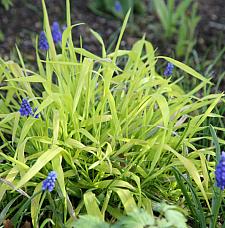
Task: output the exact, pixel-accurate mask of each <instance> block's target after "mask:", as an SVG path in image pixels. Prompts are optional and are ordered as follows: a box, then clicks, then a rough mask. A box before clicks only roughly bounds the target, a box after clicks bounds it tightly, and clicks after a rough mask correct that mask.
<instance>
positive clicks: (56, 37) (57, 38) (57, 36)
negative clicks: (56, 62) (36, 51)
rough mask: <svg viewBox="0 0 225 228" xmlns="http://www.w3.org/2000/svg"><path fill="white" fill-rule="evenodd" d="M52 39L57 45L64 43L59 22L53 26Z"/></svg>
mask: <svg viewBox="0 0 225 228" xmlns="http://www.w3.org/2000/svg"><path fill="white" fill-rule="evenodd" d="M52 38H53V41H54V43H55V44H58V43H60V42H61V41H62V32H61V29H60V26H59V23H58V22H56V21H55V22H53V24H52Z"/></svg>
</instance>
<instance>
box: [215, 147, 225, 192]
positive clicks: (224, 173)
mask: <svg viewBox="0 0 225 228" xmlns="http://www.w3.org/2000/svg"><path fill="white" fill-rule="evenodd" d="M215 175H216V184H217V187H218V188H220V189H221V190H224V188H225V152H224V151H223V152H222V155H221V158H220V161H219V163H218V165H217V166H216V171H215Z"/></svg>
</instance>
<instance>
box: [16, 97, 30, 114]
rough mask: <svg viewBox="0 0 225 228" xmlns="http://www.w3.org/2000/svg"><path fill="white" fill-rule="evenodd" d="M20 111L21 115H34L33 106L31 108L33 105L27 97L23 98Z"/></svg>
mask: <svg viewBox="0 0 225 228" xmlns="http://www.w3.org/2000/svg"><path fill="white" fill-rule="evenodd" d="M19 112H20V115H21V116H27V117H28V116H29V115H32V114H33V112H32V108H31V106H30V104H29V102H28V100H27V99H23V100H22V104H21V106H20V110H19Z"/></svg>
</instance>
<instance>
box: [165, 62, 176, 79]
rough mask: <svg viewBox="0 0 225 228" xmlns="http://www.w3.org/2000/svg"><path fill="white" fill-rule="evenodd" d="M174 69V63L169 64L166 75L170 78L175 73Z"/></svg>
mask: <svg viewBox="0 0 225 228" xmlns="http://www.w3.org/2000/svg"><path fill="white" fill-rule="evenodd" d="M173 68H174V65H173V64H172V63H168V64H167V66H166V69H165V71H164V75H165V76H170V75H171V74H172V73H173Z"/></svg>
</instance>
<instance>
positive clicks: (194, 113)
mask: <svg viewBox="0 0 225 228" xmlns="http://www.w3.org/2000/svg"><path fill="white" fill-rule="evenodd" d="M43 10H44V22H45V23H44V31H45V34H46V38H47V42H48V44H49V49H48V52H47V55H46V58H44V59H41V57H40V56H39V51H38V47H37V51H36V55H37V66H38V70H37V72H33V71H31V70H28V69H26V68H25V64H24V62H23V59H22V57H21V54H20V52H19V51H18V54H19V56H20V64H17V63H15V62H13V61H3V60H1V69H0V83H2V82H4V83H5V86H3V87H2V88H1V90H4V92H5V94H6V95H5V96H1V100H0V103H1V105H0V128H1V133H0V139H1V141H2V142H3V144H2V146H0V159H1V160H4V163H3V165H1V168H0V169H1V170H0V173H1V177H2V178H4V179H5V180H7V181H8V183H10V185H6V183H5V182H4V183H2V184H1V185H0V205H1V206H0V207H1V208H0V209H3V207H5V205H7V204H8V203H9V201H8V200H9V196H12V197H13V196H17V195H18V194H19V193H18V192H13V193H11V190H12V189H11V186H14V187H15V189H21V188H22V189H23V190H24V191H26V193H27V194H28V195H30V196H31V200H32V203H31V204H30V207H29V206H28V205H29V204H28V203H27V204H26V203H25V199H24V200H23V201H19V202H18V203H17V204H16V205H14V204H13V203H12V206H11V207H10V209H9V211H8V214H9V215H10V214H12V212H13V213H14V212H15V211H16V207H17V206H18V207H20V206H21V207H22V206H24V207H25V208H26V211H27V212H28V211H29V214H30V216H31V218H32V222H33V226H34V227H38V226H39V225H40V224H39V221H43V220H45V219H50V220H51V221H53V222H54V223H55V224H57V226H58V227H63V225H62V224H68V223H70V222H71V221H73V220H76V216H77V215H81V214H85V213H87V214H88V215H91V216H96V217H98V218H99V219H100V220H104V219H106V220H108V218H110V217H111V218H113V220H115V219H118V218H120V217H121V216H123V214H124V213H130V212H132V211H133V210H136V209H138V208H140V207H142V208H145V209H146V210H147V213H151V212H152V210H153V209H154V208H153V206H152V205H153V204H152V202H154V201H155V200H157V201H161V200H168V201H170V202H172V203H179V204H180V205H181V206H182V207H184V205H183V204H184V203H183V201H182V200H181V201H179V199H181V198H182V194H181V191H180V190H179V188H178V186H177V183H176V180H175V178H174V175H173V172H172V167H174V166H175V167H177V168H179V171H180V172H181V174H183V175H188V176H189V177H190V178H191V179H192V180H193V182H194V183H195V185H196V187H197V189H198V192H197V194H198V195H199V197H200V199H201V200H202V201H204V202H205V204H206V205H208V207H210V206H209V205H210V204H209V200H210V198H209V195H210V194H209V186H210V182H209V173H208V172H207V171H206V170H207V167H208V168H209V170H210V171H211V172H213V171H212V170H214V164H213V163H212V162H209V161H208V160H207V157H208V156H209V155H210V156H214V148H213V147H212V146H211V144H210V143H211V138H210V137H209V136H208V135H204V134H203V131H204V129H205V128H206V127H207V126H205V125H203V124H205V123H206V120H207V119H208V117H214V118H220V116H219V115H215V114H214V113H213V110H214V108H215V107H216V105H217V104H218V102H220V101H221V98H222V96H223V95H222V94H210V95H205V96H204V97H202V96H200V94H201V92H202V90H203V89H205V88H206V87H207V85H209V84H211V82H210V80H209V79H207V78H205V77H203V76H202V75H200V74H199V73H198V72H196V71H195V70H194V69H192V68H190V67H189V66H187V65H185V64H183V63H181V62H179V61H177V60H174V59H172V58H169V57H165V56H155V50H154V48H153V46H152V44H151V43H150V42H148V41H146V40H145V38H142V39H141V40H139V41H137V42H136V43H135V44H134V45H133V47H132V49H131V50H121V49H120V43H121V40H122V36H123V33H124V31H125V27H126V23H127V21H128V15H129V14H128V15H127V16H126V18H125V21H124V24H123V26H122V29H121V33H120V36H119V38H118V42H117V45H116V47H115V50H114V51H113V52H112V53H107V52H106V49H105V46H104V42H103V40H102V38H101V37H100V35H99V34H97V33H96V32H94V31H92V30H91V32H92V34H93V36H94V37H95V38H96V39H97V40H98V41H99V43H100V45H101V48H102V55H101V56H97V55H95V54H94V53H91V52H89V51H87V50H86V49H84V48H82V47H74V45H73V41H72V35H71V30H72V29H76V26H78V25H73V26H72V25H71V22H70V12H69V1H68V0H67V26H66V29H65V30H64V32H63V35H62V43H61V48H62V49H61V50H57V51H58V52H57V51H56V49H55V44H54V40H53V37H52V31H51V26H50V25H49V21H48V15H47V11H46V7H45V3H44V1H43ZM79 26H82V25H79ZM158 60H165V61H167V62H169V63H171V64H173V65H174V66H175V67H176V69H175V68H174V70H176V71H177V74H178V73H179V74H180V80H182V77H188V76H189V77H194V78H195V79H196V80H199V84H198V86H197V87H196V88H194V89H192V90H190V91H183V89H182V88H181V87H179V86H178V82H177V81H175V82H174V81H172V79H173V78H172V77H171V78H168V77H165V76H162V75H160V74H159V73H158V72H157V71H156V64H159V63H158ZM37 85H38V86H37ZM36 88H42V90H41V91H40V89H39V90H37V89H36ZM20 97H29V100H31V101H32V103H33V105H34V107H37V110H36V111H35V115H40V116H41V117H42V118H33V116H28V118H21V117H20V115H19V112H18V110H19V108H20V107H19V104H18V100H20ZM203 110H204V111H203ZM201 140H205V141H206V142H208V145H210V146H204V147H202V146H201V144H199V142H201ZM206 145H207V144H206ZM51 170H54V171H55V172H56V173H57V186H56V188H55V190H54V191H52V192H51V194H48V193H49V192H48V191H45V192H44V194H45V195H46V196H47V197H48V200H49V201H46V200H44V198H42V199H43V200H42V199H41V196H40V192H42V181H43V179H45V177H46V176H45V174H46V173H48V172H50V171H51ZM6 195H7V197H6ZM20 197H22V196H20ZM40 201H41V202H40ZM127 202H129V203H127ZM2 205H3V206H2ZM40 205H41V206H40ZM46 210H47V211H48V213H41V212H42V211H46ZM15 213H16V212H15ZM186 213H188V212H186ZM17 216H21V215H19V214H17ZM15 224H16V225H19V221H15Z"/></svg>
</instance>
